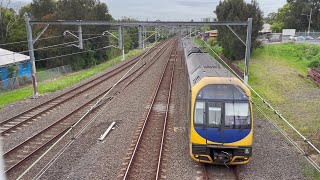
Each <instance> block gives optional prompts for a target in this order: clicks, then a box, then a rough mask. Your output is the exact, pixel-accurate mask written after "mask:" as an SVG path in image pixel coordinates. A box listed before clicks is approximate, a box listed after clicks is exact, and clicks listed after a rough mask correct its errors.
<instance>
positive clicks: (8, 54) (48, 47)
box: [0, 35, 109, 56]
mask: <svg viewBox="0 0 320 180" xmlns="http://www.w3.org/2000/svg"><path fill="white" fill-rule="evenodd" d="M105 36H109V35H100V36H95V37H91V38H86V39H83V41H87V40H92V39H97V38H100V37H105ZM78 42H79V41H78V40H77V41H70V42H66V43H61V44H55V45H51V46H46V47H40V48H36V49H34V51H38V50H44V49H50V48H55V47H58V46H63V45H69V44H73V43H78ZM27 52H29V50H26V51H20V52H13V53H7V54H1V55H0V56H10V55H13V54H18V53H27Z"/></svg>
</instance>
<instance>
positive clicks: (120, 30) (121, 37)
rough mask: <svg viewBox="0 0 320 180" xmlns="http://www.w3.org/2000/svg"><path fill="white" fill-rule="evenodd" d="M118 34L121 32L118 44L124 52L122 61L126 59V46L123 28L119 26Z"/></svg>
mask: <svg viewBox="0 0 320 180" xmlns="http://www.w3.org/2000/svg"><path fill="white" fill-rule="evenodd" d="M118 32H119V39H118V41H119V42H118V44H119V47H118V48H119V49H120V50H122V60H124V59H125V57H124V45H123V32H122V27H121V26H119V29H118Z"/></svg>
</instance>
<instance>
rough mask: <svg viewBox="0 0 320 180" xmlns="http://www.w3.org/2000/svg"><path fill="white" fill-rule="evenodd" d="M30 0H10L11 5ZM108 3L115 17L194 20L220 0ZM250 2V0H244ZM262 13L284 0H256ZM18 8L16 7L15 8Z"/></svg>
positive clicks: (113, 0)
mask: <svg viewBox="0 0 320 180" xmlns="http://www.w3.org/2000/svg"><path fill="white" fill-rule="evenodd" d="M0 1H1V0H0ZM4 1H6V0H4ZM31 1H32V0H11V5H13V6H19V5H20V6H21V3H19V2H23V3H27V2H31ZM100 1H101V2H104V3H106V4H107V5H108V7H109V10H110V13H111V14H112V16H113V17H114V18H116V19H119V18H121V17H123V16H126V17H130V18H135V19H138V20H157V19H160V20H171V21H174V20H177V21H190V20H191V19H193V20H195V21H199V20H201V18H207V17H211V18H212V17H214V14H213V11H214V10H215V8H216V6H217V5H218V4H219V1H220V0H100ZM245 1H246V2H251V0H245ZM257 1H258V3H259V5H260V8H261V10H262V11H263V12H264V15H265V16H266V15H268V14H269V13H271V12H276V11H277V9H278V8H280V7H282V6H283V5H284V4H285V3H286V0H257ZM17 9H18V8H17Z"/></svg>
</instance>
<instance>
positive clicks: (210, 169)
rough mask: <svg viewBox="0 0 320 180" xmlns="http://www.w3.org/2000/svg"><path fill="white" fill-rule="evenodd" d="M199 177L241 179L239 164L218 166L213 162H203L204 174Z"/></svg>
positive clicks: (205, 178)
mask: <svg viewBox="0 0 320 180" xmlns="http://www.w3.org/2000/svg"><path fill="white" fill-rule="evenodd" d="M197 179H203V180H213V179H228V180H232V179H233V180H239V179H240V178H239V175H238V171H237V166H229V167H225V166H220V165H219V166H217V165H211V164H202V174H201V176H200V177H198V178H197Z"/></svg>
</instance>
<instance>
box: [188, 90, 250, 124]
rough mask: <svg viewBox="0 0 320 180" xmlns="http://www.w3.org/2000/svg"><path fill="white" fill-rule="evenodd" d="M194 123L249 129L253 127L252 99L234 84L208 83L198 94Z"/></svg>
mask: <svg viewBox="0 0 320 180" xmlns="http://www.w3.org/2000/svg"><path fill="white" fill-rule="evenodd" d="M194 112H195V113H194V123H195V125H196V126H197V125H199V126H208V127H217V128H225V129H228V128H231V129H248V128H250V127H251V118H250V114H251V113H250V101H249V99H248V97H247V96H246V94H245V93H244V91H243V90H242V89H240V88H239V87H235V86H234V85H208V86H206V87H204V88H202V89H201V90H200V92H199V94H198V95H197V99H196V102H195V111H194Z"/></svg>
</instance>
